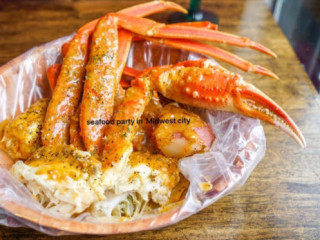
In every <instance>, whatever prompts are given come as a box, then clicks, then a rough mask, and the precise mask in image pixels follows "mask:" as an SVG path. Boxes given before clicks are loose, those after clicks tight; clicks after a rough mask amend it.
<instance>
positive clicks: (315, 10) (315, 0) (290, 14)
mask: <svg viewBox="0 0 320 240" xmlns="http://www.w3.org/2000/svg"><path fill="white" fill-rule="evenodd" d="M264 1H265V2H266V3H267V5H268V6H269V8H270V10H271V12H272V13H273V17H274V19H275V20H276V21H277V22H278V24H279V26H280V27H281V29H282V31H283V32H284V34H285V35H286V37H287V38H288V40H289V42H290V44H291V46H292V47H293V49H294V51H295V52H296V54H297V57H298V58H299V60H300V61H301V63H302V65H303V67H304V69H305V71H306V72H307V74H308V75H309V77H310V79H311V80H312V82H313V84H314V86H315V87H316V89H317V91H318V92H320V0H264Z"/></svg>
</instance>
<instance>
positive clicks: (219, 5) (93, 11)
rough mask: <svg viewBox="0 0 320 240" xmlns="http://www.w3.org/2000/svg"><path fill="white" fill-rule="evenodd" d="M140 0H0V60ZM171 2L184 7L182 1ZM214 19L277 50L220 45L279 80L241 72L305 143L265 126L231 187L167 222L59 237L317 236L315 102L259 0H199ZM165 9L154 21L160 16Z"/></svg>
mask: <svg viewBox="0 0 320 240" xmlns="http://www.w3.org/2000/svg"><path fill="white" fill-rule="evenodd" d="M139 2H143V1H140V0H117V1H111V0H109V1H102V0H100V1H98V0H94V1H89V0H74V1H71V0H67V1H62V0H61V1H60V0H56V1H29V0H24V1H23V0H21V1H17V0H14V1H0V65H2V64H4V63H5V62H7V61H9V60H10V59H12V58H14V57H16V56H18V55H20V54H21V53H23V52H24V51H26V50H28V49H30V48H31V47H33V46H36V45H40V44H42V43H45V42H48V41H50V40H53V39H56V38H59V37H62V36H65V35H68V34H70V33H72V32H73V31H75V30H76V29H77V28H79V27H80V26H81V25H83V24H84V23H86V22H88V21H90V20H92V19H94V18H97V17H100V16H102V15H104V14H105V13H106V12H111V11H117V10H119V9H122V8H125V7H128V6H130V5H134V4H136V3H139ZM177 2H178V3H180V4H182V5H183V6H185V7H187V5H188V1H186V0H179V1H177ZM202 2H203V3H202V7H203V9H205V10H209V11H213V12H214V13H215V14H217V15H218V16H219V18H220V30H223V31H226V32H230V33H234V34H238V35H243V36H247V37H249V38H251V39H253V40H255V41H258V42H260V43H262V44H264V45H266V46H268V47H270V48H271V49H272V50H273V51H275V52H276V53H277V54H278V58H277V59H272V58H270V57H268V56H265V55H263V54H260V53H258V52H256V51H253V50H251V49H241V48H236V47H229V46H223V47H225V48H226V49H228V50H230V51H232V52H233V53H236V54H238V55H239V56H241V57H243V58H245V59H247V60H249V61H251V62H254V63H256V64H259V65H261V66H264V67H267V68H269V69H271V70H272V71H274V72H275V73H276V74H278V75H279V77H280V78H281V80H280V81H276V80H272V79H269V78H266V77H262V76H259V75H255V74H252V73H242V72H241V71H240V70H237V69H236V68H234V67H231V66H230V65H227V64H222V65H223V66H225V67H227V68H228V69H230V70H232V71H235V72H239V73H241V74H242V75H243V76H244V78H245V79H246V80H247V81H249V82H251V83H254V84H255V85H256V86H257V87H258V88H260V89H261V90H262V91H264V92H265V93H266V94H267V95H269V96H270V97H271V98H273V99H274V100H275V101H276V102H277V103H278V104H279V105H281V106H282V107H283V108H284V109H285V110H286V111H287V112H288V113H289V114H290V115H291V116H292V118H293V119H294V120H295V121H296V123H297V124H298V125H299V126H300V128H301V130H302V132H303V134H304V136H305V138H306V141H307V145H308V146H307V148H305V149H300V148H299V147H298V145H297V144H295V142H294V141H293V140H292V139H291V138H289V137H288V136H287V135H286V134H284V133H283V132H281V131H279V130H277V129H276V128H274V127H271V126H269V125H265V124H264V126H265V132H266V137H267V152H266V155H265V157H264V159H263V160H262V161H261V163H260V164H259V165H258V166H257V168H256V169H255V170H254V172H253V173H252V175H251V176H250V178H249V179H248V181H247V183H246V184H245V185H244V186H243V187H242V188H241V189H239V190H238V191H236V192H235V193H233V194H231V195H229V196H227V197H225V198H223V199H221V200H219V201H218V202H216V203H215V204H214V205H212V206H210V207H208V208H206V209H205V210H203V211H201V212H200V213H198V214H195V215H193V216H191V217H190V218H188V219H186V220H184V221H182V222H180V223H177V224H175V225H172V226H169V227H166V228H163V229H159V230H156V231H146V232H141V233H135V234H130V235H117V236H107V237H106V236H102V237H99V236H64V237H60V238H59V239H63V240H67V239H68V240H69V239H77V240H84V239H130V240H132V239H320V218H319V216H320V184H319V182H320V107H319V105H320V100H319V96H318V95H317V93H316V91H315V89H314V87H313V86H312V84H311V81H310V80H309V79H308V77H307V75H306V73H305V72H304V70H303V68H302V67H301V65H300V63H299V61H298V60H297V58H296V56H295V54H294V52H293V50H292V48H291V47H290V45H289V43H288V40H287V39H286V38H285V37H284V35H283V33H282V32H281V30H280V28H279V27H278V25H277V24H276V23H275V21H274V20H273V18H272V15H271V13H270V12H269V9H268V8H267V6H266V5H265V3H264V1H263V0H245V1H240V0H215V1H210V0H203V1H202ZM167 17H168V14H167V13H165V14H157V15H155V16H154V19H156V20H161V21H164V20H166V19H167ZM0 238H1V239H10V240H14V239H33V240H37V239H54V237H50V236H46V235H44V234H42V233H39V232H36V231H34V230H30V229H27V228H9V227H4V226H1V227H0Z"/></svg>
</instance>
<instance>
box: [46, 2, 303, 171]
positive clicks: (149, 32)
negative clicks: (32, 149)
mask: <svg viewBox="0 0 320 240" xmlns="http://www.w3.org/2000/svg"><path fill="white" fill-rule="evenodd" d="M166 9H171V10H177V11H181V12H185V10H184V9H183V8H182V7H180V6H179V5H177V4H174V3H171V2H162V1H156V2H150V3H146V4H141V5H137V6H134V7H131V8H127V9H124V10H122V11H120V12H118V13H109V14H107V15H106V16H104V17H102V18H100V19H97V20H94V21H92V22H90V23H88V24H86V25H85V26H83V27H82V28H80V29H79V31H78V32H77V34H76V35H75V37H74V38H73V39H72V40H71V41H70V42H69V43H68V44H67V45H64V46H63V49H64V52H65V56H64V60H63V64H62V66H61V71H60V73H59V76H58V77H57V83H56V86H55V88H54V91H53V96H52V99H51V101H50V104H49V107H48V112H47V115H46V118H45V122H44V127H43V132H42V142H43V144H44V145H45V146H48V145H56V144H68V143H69V142H70V136H69V128H70V119H71V117H72V116H73V115H74V114H75V113H76V110H77V109H78V108H79V104H80V102H81V107H80V108H79V109H80V110H79V112H80V113H79V121H80V136H81V137H82V140H83V143H84V147H85V149H86V150H88V151H90V152H91V153H96V154H98V155H100V156H101V157H102V159H103V161H104V162H105V163H106V164H105V165H106V166H107V165H108V164H110V163H114V162H117V161H120V160H121V158H123V157H125V158H126V156H128V155H129V154H130V153H131V151H132V140H133V138H134V135H135V131H136V126H135V125H133V126H132V127H130V128H126V129H122V128H121V129H120V128H119V127H118V126H113V125H107V126H105V125H89V124H88V121H90V120H98V119H104V120H109V119H111V118H115V119H124V118H125V119H128V118H130V119H133V120H136V119H139V118H140V117H141V115H142V114H143V111H144V109H145V107H146V105H147V104H148V102H149V100H150V92H151V91H154V90H156V91H158V92H160V93H161V94H162V95H163V96H165V97H167V98H169V99H172V100H174V101H177V102H181V103H184V104H189V105H192V106H195V107H201V108H207V109H218V110H225V111H232V112H236V113H240V114H243V115H247V116H250V117H254V118H258V119H261V120H263V121H266V122H268V123H271V124H273V125H275V126H277V127H279V128H281V129H282V130H283V131H285V132H287V133H288V134H289V135H290V136H292V137H293V138H294V140H295V141H296V142H297V143H298V144H300V145H301V146H302V147H303V146H305V140H304V138H303V136H302V134H301V132H300V130H299V129H298V127H297V126H296V125H295V123H294V122H293V121H292V119H291V118H290V117H289V116H288V114H286V113H285V112H284V111H283V110H282V109H281V108H280V107H279V106H278V105H276V104H275V103H274V102H273V101H272V100H271V99H270V98H268V97H267V96H266V95H265V94H263V93H262V92H261V91H259V90H258V89H256V88H255V87H254V86H252V85H250V84H247V83H245V82H244V81H243V80H242V78H241V77H240V76H239V75H235V74H233V73H230V72H228V71H227V70H224V69H223V68H221V67H217V66H213V65H212V64H211V62H210V61H208V60H200V61H188V62H184V63H180V64H177V65H174V66H161V67H155V68H151V69H147V70H145V71H143V72H142V73H141V74H139V72H137V71H136V70H134V69H130V68H127V67H125V63H126V59H127V56H128V52H129V49H130V45H131V42H132V41H133V40H138V39H141V38H142V39H147V40H150V41H153V42H156V43H161V44H166V45H169V46H173V47H177V48H181V49H187V50H190V51H195V52H199V53H202V54H206V55H208V56H212V57H215V58H217V59H220V60H223V61H225V62H228V63H231V64H233V65H235V66H237V67H239V68H240V69H242V70H244V71H252V72H254V73H258V74H263V75H266V76H269V77H273V78H277V76H276V75H275V74H274V73H272V72H271V71H270V70H268V69H265V68H263V67H260V66H257V65H254V64H251V63H249V62H247V61H245V60H243V59H241V58H240V57H237V56H234V55H232V54H231V53H228V52H226V51H224V50H222V49H220V48H218V47H214V46H209V45H206V44H205V43H202V42H200V40H207V41H213V42H219V43H227V44H231V45H235V46H240V47H250V48H252V49H255V50H258V51H260V52H263V53H266V54H268V55H270V56H273V57H275V56H276V55H275V54H274V53H273V52H272V51H271V50H269V49H268V48H266V47H264V46H262V45H260V44H258V43H256V42H254V41H251V40H249V39H247V38H244V37H238V36H235V35H231V34H227V33H224V32H220V31H218V30H217V26H216V25H214V24H211V23H208V22H199V23H179V24H168V25H165V24H161V23H157V22H155V21H152V20H149V19H145V18H142V17H143V16H146V15H148V14H152V13H155V12H159V11H163V10H166ZM90 36H92V41H91V42H90V43H89V39H90ZM90 44H91V45H90ZM89 45H90V46H89ZM66 49H67V50H66ZM89 49H90V51H89ZM89 52H90V53H89ZM59 67H60V66H59V65H57V66H56V67H53V69H51V70H50V73H51V74H49V75H50V76H51V77H50V79H51V80H50V83H51V86H54V83H55V79H56V78H55V76H56V75H57V74H56V73H57V72H59ZM123 73H125V74H128V75H131V76H134V77H136V78H135V80H134V81H132V84H131V87H130V88H128V89H127V90H126V93H125V95H124V93H123V92H124V91H123V89H122V87H121V82H120V79H121V76H122V74H123ZM83 80H84V81H83ZM119 83H120V84H119ZM127 85H128V84H127ZM118 99H121V101H119V102H120V104H119V105H118V106H116V107H115V108H114V105H115V102H116V101H117V100H118ZM135 122H136V121H135ZM76 135H77V136H79V134H76Z"/></svg>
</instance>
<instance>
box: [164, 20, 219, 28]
mask: <svg viewBox="0 0 320 240" xmlns="http://www.w3.org/2000/svg"><path fill="white" fill-rule="evenodd" d="M167 26H187V27H198V28H207V29H212V30H218V25H217V24H214V23H211V22H209V21H202V22H181V23H172V24H168V25H167Z"/></svg>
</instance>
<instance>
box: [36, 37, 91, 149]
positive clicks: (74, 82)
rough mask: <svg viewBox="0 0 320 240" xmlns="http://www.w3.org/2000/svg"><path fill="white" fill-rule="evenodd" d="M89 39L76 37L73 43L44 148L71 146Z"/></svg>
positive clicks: (54, 98) (51, 110) (51, 105)
mask: <svg viewBox="0 0 320 240" xmlns="http://www.w3.org/2000/svg"><path fill="white" fill-rule="evenodd" d="M88 40H89V35H88V34H82V35H75V36H74V38H73V39H72V41H71V42H70V43H69V46H68V51H67V53H66V56H65V57H64V60H63V64H62V67H61V71H60V74H59V77H58V80H57V85H56V86H55V91H54V92H53V95H52V98H51V100H50V103H49V106H48V109H47V113H46V117H45V121H44V125H43V129H42V135H41V140H42V143H43V145H44V146H50V145H58V144H68V143H69V124H70V118H71V116H72V115H73V114H74V113H75V111H76V108H77V106H78V104H79V101H80V96H81V93H82V79H83V77H84V74H85V68H84V67H85V64H86V62H87V57H88Z"/></svg>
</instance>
